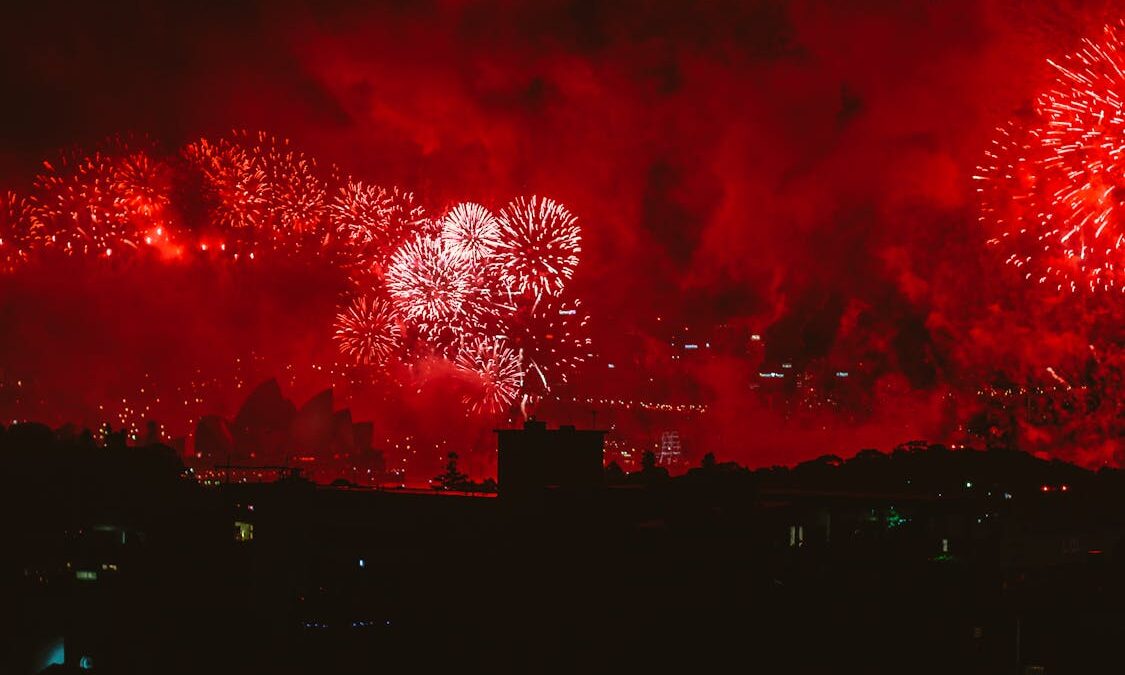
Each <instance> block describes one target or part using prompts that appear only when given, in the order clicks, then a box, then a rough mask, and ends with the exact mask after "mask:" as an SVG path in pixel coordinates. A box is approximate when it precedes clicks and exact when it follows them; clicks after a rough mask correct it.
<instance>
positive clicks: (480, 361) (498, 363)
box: [454, 338, 523, 414]
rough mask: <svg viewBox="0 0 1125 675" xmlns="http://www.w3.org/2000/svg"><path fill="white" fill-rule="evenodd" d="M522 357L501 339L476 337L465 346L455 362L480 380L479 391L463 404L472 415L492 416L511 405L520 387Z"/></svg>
mask: <svg viewBox="0 0 1125 675" xmlns="http://www.w3.org/2000/svg"><path fill="white" fill-rule="evenodd" d="M522 362H523V355H522V354H520V352H519V351H517V350H514V349H511V348H509V347H507V346H506V345H505V344H504V340H503V339H496V338H475V339H473V340H471V341H469V342H468V343H467V344H465V345H464V346H463V347H462V349H461V351H460V352H459V353H458V354H457V358H456V360H455V361H454V363H455V364H456V366H457V367H458V368H460V369H461V370H463V371H465V372H467V373H471V374H473V375H475V376H476V378H477V379H479V382H480V391H479V393H478V394H477V395H475V396H466V397H465V398H464V402H465V404H466V405H468V406H469V407H470V408H471V409H472V410H473V411H474V412H477V413H485V414H495V413H500V412H503V411H505V410H507V409H509V408H510V407H511V406H512V403H513V402H514V401H515V400H516V398H517V396H519V394H520V391H521V389H522V388H523V365H522Z"/></svg>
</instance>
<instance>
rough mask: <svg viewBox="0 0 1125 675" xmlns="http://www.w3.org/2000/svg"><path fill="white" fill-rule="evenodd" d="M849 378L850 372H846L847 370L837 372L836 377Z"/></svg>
mask: <svg viewBox="0 0 1125 675" xmlns="http://www.w3.org/2000/svg"><path fill="white" fill-rule="evenodd" d="M847 376H848V371H846V370H837V371H836V377H847Z"/></svg>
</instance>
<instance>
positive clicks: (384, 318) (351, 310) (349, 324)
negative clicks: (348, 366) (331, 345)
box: [334, 297, 401, 365]
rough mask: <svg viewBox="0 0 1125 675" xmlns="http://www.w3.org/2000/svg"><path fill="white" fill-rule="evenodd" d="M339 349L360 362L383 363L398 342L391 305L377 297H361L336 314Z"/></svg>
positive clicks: (396, 317) (396, 327)
mask: <svg viewBox="0 0 1125 675" xmlns="http://www.w3.org/2000/svg"><path fill="white" fill-rule="evenodd" d="M335 328H336V332H335V334H334V335H335V338H336V341H337V343H338V344H339V347H340V353H342V354H344V355H345V356H349V357H351V358H353V359H355V361H356V362H357V363H360V364H363V365H379V364H383V363H386V362H387V361H388V360H389V359H390V358H391V356H392V355H393V354H394V353H395V352H396V351H397V350H398V348H399V346H400V344H401V328H400V327H399V318H398V316H397V315H396V313H395V311H394V308H392V307H391V306H390V304H388V303H387V302H386V301H384V300H381V299H378V298H367V297H360V298H359V299H358V300H355V301H354V302H352V303H351V305H349V306H348V307H347V309H345V310H344V311H342V312H340V314H338V315H337V316H336V322H335Z"/></svg>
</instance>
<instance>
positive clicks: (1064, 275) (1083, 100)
mask: <svg viewBox="0 0 1125 675" xmlns="http://www.w3.org/2000/svg"><path fill="white" fill-rule="evenodd" d="M1121 30H1122V26H1121V25H1118V26H1107V27H1106V29H1105V34H1104V36H1103V39H1102V40H1101V41H1098V42H1095V41H1093V40H1085V41H1084V43H1083V47H1082V48H1081V49H1080V50H1079V51H1077V52H1075V53H1074V54H1070V55H1068V56H1066V57H1065V58H1063V59H1062V60H1060V61H1057V62H1056V61H1049V63H1050V65H1051V67H1052V68H1053V69H1054V71H1055V73H1056V75H1055V79H1054V82H1053V83H1052V85H1051V87H1050V88H1049V89H1048V90H1047V91H1046V92H1044V93H1043V94H1042V95H1040V96H1039V98H1038V100H1037V102H1036V106H1035V111H1034V114H1033V115H1031V116H1030V117H1029V118H1028V119H1024V120H1019V121H1017V122H1014V123H1011V124H1008V125H1006V126H1004V127H1001V128H1000V129H998V133H997V137H996V139H995V140H994V141H993V144H992V146H991V148H990V149H989V151H988V152H986V154H985V161H984V162H983V163H982V164H981V166H980V167H978V172H977V175H976V176H974V178H975V179H976V180H977V181H979V182H980V183H979V185H978V193H979V194H980V199H981V220H982V222H984V223H985V225H986V226H988V227H989V229H990V230H992V235H993V236H992V237H991V239H990V240H989V241H990V243H991V244H993V245H998V246H1000V247H1001V248H1002V249H1003V250H1004V251H1005V254H1006V256H1007V262H1008V263H1009V264H1011V265H1014V266H1016V267H1017V268H1020V270H1021V272H1022V273H1023V274H1024V276H1025V277H1026V278H1028V279H1030V280H1034V281H1038V282H1039V283H1044V284H1047V283H1050V284H1053V285H1055V286H1057V287H1058V288H1059V289H1060V290H1071V291H1075V290H1078V289H1079V288H1083V287H1085V288H1089V289H1092V290H1121V291H1125V284H1123V283H1122V279H1121V278H1120V276H1121V272H1122V265H1123V262H1125V261H1123V260H1122V254H1123V252H1125V221H1123V220H1122V216H1123V213H1122V206H1123V205H1125V162H1123V161H1122V153H1123V152H1125V113H1123V111H1122V105H1123V101H1122V99H1121V97H1120V96H1119V94H1118V93H1117V92H1120V91H1125V52H1123V50H1122V42H1121Z"/></svg>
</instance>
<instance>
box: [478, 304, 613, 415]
mask: <svg viewBox="0 0 1125 675" xmlns="http://www.w3.org/2000/svg"><path fill="white" fill-rule="evenodd" d="M589 320H590V317H589V315H587V314H586V313H585V312H583V311H582V303H581V302H580V301H578V300H574V301H573V302H570V301H566V300H563V299H560V298H553V297H552V298H542V299H541V300H540V301H539V302H535V303H532V304H530V305H528V306H523V307H519V308H517V309H516V310H515V312H514V313H513V314H511V315H509V316H507V317H505V320H504V322H503V324H502V325H500V326H498V327H497V328H496V333H497V334H498V335H500V336H501V337H504V338H506V340H507V343H508V344H509V345H510V346H511V348H512V349H515V350H518V351H519V352H520V354H521V355H522V357H523V372H524V394H525V395H526V396H531V397H533V398H539V397H543V396H545V395H547V394H548V393H550V392H551V390H552V389H554V387H556V386H558V385H561V384H566V383H567V381H568V380H569V378H570V376H571V375H572V374H573V373H574V371H575V370H577V368H578V367H579V365H581V364H582V363H583V362H585V361H586V360H587V359H589V358H590V357H591V346H590V345H591V343H590V337H589V334H588V323H589Z"/></svg>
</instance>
